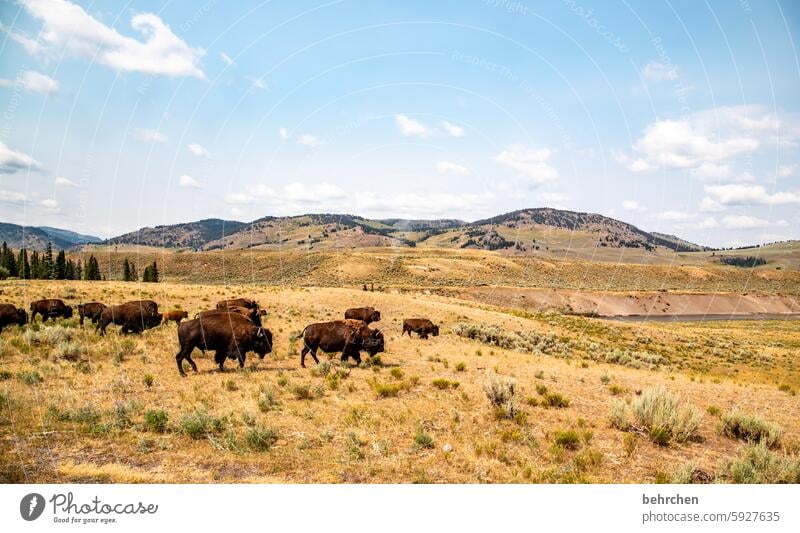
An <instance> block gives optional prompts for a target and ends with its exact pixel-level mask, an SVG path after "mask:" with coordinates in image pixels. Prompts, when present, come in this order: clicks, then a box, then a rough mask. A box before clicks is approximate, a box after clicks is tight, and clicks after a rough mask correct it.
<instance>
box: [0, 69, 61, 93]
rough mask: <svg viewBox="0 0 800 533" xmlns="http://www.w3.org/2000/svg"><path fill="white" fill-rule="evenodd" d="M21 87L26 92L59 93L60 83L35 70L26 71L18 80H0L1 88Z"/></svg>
mask: <svg viewBox="0 0 800 533" xmlns="http://www.w3.org/2000/svg"><path fill="white" fill-rule="evenodd" d="M14 85H19V86H20V87H22V88H23V89H25V90H26V91H32V92H36V93H42V94H51V93H55V92H58V82H57V81H56V80H54V79H53V78H51V77H49V76H45V75H44V74H42V73H41V72H36V71H35V70H26V71H25V72H23V73H22V74H20V75H19V76H17V79H16V80H8V79H3V78H0V87H13V86H14Z"/></svg>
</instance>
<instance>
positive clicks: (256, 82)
mask: <svg viewBox="0 0 800 533" xmlns="http://www.w3.org/2000/svg"><path fill="white" fill-rule="evenodd" d="M247 81H249V82H250V88H251V89H258V90H259V91H266V90H267V89H269V85H267V82H266V81H264V79H263V78H254V77H252V76H247Z"/></svg>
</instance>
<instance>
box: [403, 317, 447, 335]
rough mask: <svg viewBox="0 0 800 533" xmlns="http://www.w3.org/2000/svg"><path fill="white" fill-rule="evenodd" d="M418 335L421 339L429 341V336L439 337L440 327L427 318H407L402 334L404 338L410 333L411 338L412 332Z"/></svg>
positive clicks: (404, 321)
mask: <svg viewBox="0 0 800 533" xmlns="http://www.w3.org/2000/svg"><path fill="white" fill-rule="evenodd" d="M412 331H413V332H414V333H416V334H417V335H419V338H420V339H427V338H428V335H433V336H434V337H438V336H439V326H437V325H436V324H434V323H433V322H431V321H430V320H428V319H427V318H406V319H404V320H403V332H402V333H401V334H400V336H401V337H402V336H403V335H405V333H406V332H408V336H409V337H410V336H411V332H412Z"/></svg>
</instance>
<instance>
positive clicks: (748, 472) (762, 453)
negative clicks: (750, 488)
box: [723, 444, 800, 484]
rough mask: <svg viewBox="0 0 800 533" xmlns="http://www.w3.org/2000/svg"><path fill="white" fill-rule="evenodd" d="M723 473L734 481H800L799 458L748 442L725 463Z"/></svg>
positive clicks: (752, 482) (751, 482)
mask: <svg viewBox="0 0 800 533" xmlns="http://www.w3.org/2000/svg"><path fill="white" fill-rule="evenodd" d="M723 475H724V476H725V477H727V478H728V479H730V480H731V481H733V482H734V483H747V484H754V483H800V458H797V457H790V456H787V455H783V454H780V453H777V452H773V451H771V450H770V449H769V448H767V447H766V446H765V445H763V444H750V445H748V446H746V447H745V448H744V449H742V450H741V451H740V453H739V455H738V456H737V457H736V458H735V459H733V460H732V461H729V462H728V463H727V464H726V465H725V468H724V470H723Z"/></svg>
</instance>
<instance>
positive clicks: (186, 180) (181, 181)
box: [178, 174, 203, 189]
mask: <svg viewBox="0 0 800 533" xmlns="http://www.w3.org/2000/svg"><path fill="white" fill-rule="evenodd" d="M178 185H179V186H181V187H183V188H184V189H202V188H203V186H202V185H201V184H200V182H199V181H197V180H196V179H194V178H193V177H191V176H188V175H186V174H184V175H183V176H181V177H180V178H178Z"/></svg>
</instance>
